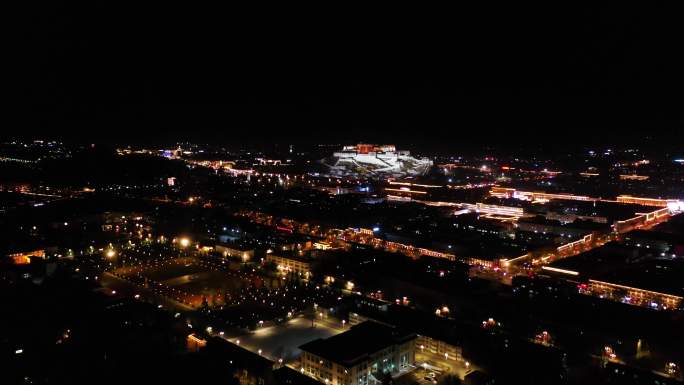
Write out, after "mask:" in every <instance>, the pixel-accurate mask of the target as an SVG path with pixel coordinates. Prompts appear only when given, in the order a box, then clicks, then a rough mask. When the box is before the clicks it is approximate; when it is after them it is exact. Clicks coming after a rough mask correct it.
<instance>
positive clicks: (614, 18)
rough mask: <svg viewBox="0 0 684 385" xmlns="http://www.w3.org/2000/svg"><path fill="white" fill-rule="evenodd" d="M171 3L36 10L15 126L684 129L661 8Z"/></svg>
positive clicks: (448, 139) (428, 133) (112, 135)
mask: <svg viewBox="0 0 684 385" xmlns="http://www.w3.org/2000/svg"><path fill="white" fill-rule="evenodd" d="M156 11H157V10H156V9H153V8H152V7H144V6H143V7H141V9H138V10H135V11H133V10H130V9H126V8H125V7H122V8H119V9H109V8H106V7H105V6H104V5H98V4H89V5H88V6H87V7H84V8H80V7H72V6H70V5H68V4H53V5H51V8H50V9H44V10H42V12H40V11H39V12H35V13H31V16H30V17H29V19H28V20H26V26H28V28H26V30H25V33H24V34H22V35H21V36H20V38H19V39H18V40H17V41H16V44H17V48H18V55H17V57H18V58H19V61H18V62H17V64H18V68H17V71H16V76H15V84H12V86H14V87H16V92H15V96H16V97H14V98H13V100H14V101H13V103H16V105H15V106H14V108H11V111H10V117H11V118H14V119H13V120H14V123H12V125H10V126H9V127H10V129H8V130H5V131H4V132H3V133H2V134H0V136H3V137H4V136H8V137H17V136H19V137H23V138H34V137H40V136H48V137H52V138H63V139H70V140H77V141H84V142H100V143H107V142H127V141H129V142H133V143H135V142H142V143H149V142H154V141H172V142H173V141H186V140H190V141H205V142H207V141H214V142H217V143H225V142H244V143H259V142H264V141H268V142H282V143H288V142H307V143H311V142H317V141H320V142H338V141H350V142H357V141H366V142H381V141H384V142H386V141H390V142H396V143H406V144H414V143H415V144H426V145H429V144H437V145H440V146H445V145H448V144H449V143H454V144H455V145H460V144H463V143H465V144H475V145H483V144H484V145H486V144H488V143H491V144H494V145H497V144H498V145H507V144H511V143H512V144H515V145H519V144H520V145H525V144H527V143H530V142H532V143H536V142H538V143H541V144H542V145H554V146H558V145H561V146H564V145H567V144H571V145H583V144H588V145H595V144H607V145H613V144H620V143H641V142H642V138H644V137H650V136H652V137H654V138H656V139H655V141H656V142H659V143H663V144H672V143H673V142H675V140H674V139H676V138H677V134H678V133H679V132H680V131H681V130H682V128H684V114H682V109H681V103H680V101H681V100H680V99H681V97H678V93H679V92H680V90H681V85H682V84H684V82H682V79H683V76H682V72H681V70H680V68H681V67H680V66H679V65H678V63H679V61H678V60H677V59H676V57H675V56H676V51H677V49H676V47H677V46H678V44H677V41H676V40H677V39H676V37H677V36H678V35H677V33H676V32H677V31H676V27H675V26H676V25H677V23H676V22H674V20H673V22H672V23H669V22H667V18H668V17H673V16H674V14H675V13H670V12H666V10H663V9H659V8H657V7H654V8H648V9H642V8H633V9H621V10H610V12H604V11H597V10H587V9H578V10H575V11H573V12H567V11H564V12H549V13H548V14H547V15H546V16H547V17H539V16H540V15H539V14H535V13H531V12H528V10H524V9H520V10H515V11H513V12H510V13H508V12H502V13H501V14H495V13H492V14H488V15H483V14H480V15H479V16H481V17H478V14H473V13H464V14H462V15H461V14H459V15H458V16H457V17H456V18H455V19H453V20H451V21H450V22H449V20H442V19H439V18H437V19H434V20H433V19H422V18H418V19H416V20H413V22H412V23H402V22H401V21H395V22H387V21H385V20H379V19H378V20H376V19H373V18H369V17H366V18H364V19H362V20H357V21H358V24H357V25H354V26H353V27H352V26H351V25H349V24H348V23H346V22H345V20H344V19H342V18H341V17H340V20H336V19H334V18H332V17H328V18H324V19H320V20H317V21H314V22H312V23H311V24H300V23H298V21H297V20H296V19H288V18H286V17H284V16H283V17H281V16H280V15H261V16H262V18H259V19H257V20H254V19H253V18H251V17H249V16H250V15H249V14H247V15H246V14H244V13H242V12H239V11H234V10H229V9H225V10H223V11H224V12H218V13H217V14H218V17H217V15H210V14H209V12H207V13H202V14H201V17H197V18H196V17H193V15H187V16H185V17H184V19H182V20H183V23H180V24H176V23H174V22H172V21H171V20H176V19H173V18H171V17H170V16H168V17H167V15H166V14H164V13H162V14H159V15H156V14H155V12H156ZM149 14H155V17H148V15H149ZM224 14H225V15H226V16H227V17H228V18H229V20H222V19H221V16H222V15H224ZM243 16H247V17H244V19H243ZM485 16H487V17H485ZM217 19H218V20H217ZM124 20H125V21H126V22H125V23H124V22H123V21H124ZM402 20H403V19H402ZM307 21H309V22H311V20H307ZM11 106H12V105H11Z"/></svg>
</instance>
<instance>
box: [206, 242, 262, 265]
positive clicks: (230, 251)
mask: <svg viewBox="0 0 684 385" xmlns="http://www.w3.org/2000/svg"><path fill="white" fill-rule="evenodd" d="M215 249H216V251H217V252H218V253H220V254H222V255H223V256H224V257H233V258H240V259H242V261H243V262H248V261H249V260H251V259H252V258H253V257H254V247H251V246H246V245H240V244H230V243H217V244H216V247H215Z"/></svg>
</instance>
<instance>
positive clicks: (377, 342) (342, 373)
mask: <svg viewBox="0 0 684 385" xmlns="http://www.w3.org/2000/svg"><path fill="white" fill-rule="evenodd" d="M415 340H416V335H415V334H413V333H408V332H405V331H402V330H400V329H398V328H395V327H391V326H387V325H384V324H379V323H376V322H371V321H368V322H364V323H361V324H358V325H355V326H352V327H351V329H349V330H348V331H346V332H344V333H342V334H338V335H336V336H333V337H330V338H328V339H317V340H314V341H311V342H309V343H306V344H304V345H302V346H300V347H299V348H300V349H301V350H302V355H301V356H300V361H301V371H302V373H304V374H307V375H309V376H310V377H313V378H316V379H318V380H319V381H321V382H324V383H326V384H330V385H375V384H380V383H381V381H382V378H383V376H385V375H386V374H387V373H389V374H390V375H392V376H396V375H398V374H400V373H402V372H405V371H408V370H410V369H411V367H412V366H413V365H414V363H415V353H416V351H415Z"/></svg>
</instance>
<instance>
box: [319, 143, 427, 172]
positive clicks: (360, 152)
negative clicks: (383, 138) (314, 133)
mask: <svg viewBox="0 0 684 385" xmlns="http://www.w3.org/2000/svg"><path fill="white" fill-rule="evenodd" d="M322 163H323V164H324V165H326V166H327V167H328V168H329V172H330V174H331V175H335V176H361V177H369V176H376V177H387V176H391V177H404V176H415V175H424V174H426V173H427V172H428V171H429V170H430V167H432V164H433V163H432V160H430V159H427V158H420V159H418V158H414V157H412V156H411V154H410V152H409V151H397V149H396V147H395V146H394V145H375V144H357V145H355V146H344V147H343V148H342V151H339V152H335V153H334V154H333V156H332V157H331V158H328V159H324V160H323V161H322Z"/></svg>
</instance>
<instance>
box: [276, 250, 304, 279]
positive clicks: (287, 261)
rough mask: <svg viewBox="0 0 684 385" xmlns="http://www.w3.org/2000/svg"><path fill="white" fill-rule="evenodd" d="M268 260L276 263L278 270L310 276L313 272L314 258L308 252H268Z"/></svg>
mask: <svg viewBox="0 0 684 385" xmlns="http://www.w3.org/2000/svg"><path fill="white" fill-rule="evenodd" d="M266 261H267V262H273V263H275V265H276V266H277V268H278V271H281V272H285V273H297V274H299V275H301V276H305V277H308V276H309V275H310V274H311V262H312V261H313V259H312V258H311V257H310V256H309V253H308V252H303V251H289V252H288V251H285V252H278V254H275V253H271V254H266Z"/></svg>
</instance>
